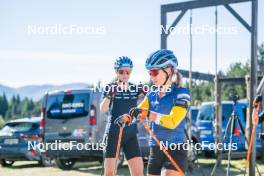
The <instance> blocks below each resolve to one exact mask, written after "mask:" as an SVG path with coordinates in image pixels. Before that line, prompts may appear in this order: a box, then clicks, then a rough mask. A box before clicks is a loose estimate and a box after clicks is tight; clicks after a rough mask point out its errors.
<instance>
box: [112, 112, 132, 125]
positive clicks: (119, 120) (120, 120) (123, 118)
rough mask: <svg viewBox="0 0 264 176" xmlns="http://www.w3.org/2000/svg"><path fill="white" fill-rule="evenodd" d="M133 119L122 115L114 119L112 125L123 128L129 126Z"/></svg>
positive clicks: (127, 115)
mask: <svg viewBox="0 0 264 176" xmlns="http://www.w3.org/2000/svg"><path fill="white" fill-rule="evenodd" d="M132 120H133V118H132V117H131V116H130V115H129V114H124V115H121V116H119V117H118V118H117V119H115V121H114V124H116V125H118V126H119V127H121V128H123V127H125V126H129V125H130V124H131V123H132Z"/></svg>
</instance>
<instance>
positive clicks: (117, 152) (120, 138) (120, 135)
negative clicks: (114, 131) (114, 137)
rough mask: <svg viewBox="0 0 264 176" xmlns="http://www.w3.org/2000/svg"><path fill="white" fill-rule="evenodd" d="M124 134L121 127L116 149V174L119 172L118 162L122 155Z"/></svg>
mask: <svg viewBox="0 0 264 176" xmlns="http://www.w3.org/2000/svg"><path fill="white" fill-rule="evenodd" d="M122 134H123V128H122V127H120V131H119V135H118V141H117V148H116V156H115V159H116V170H115V173H116V172H117V161H118V158H119V153H120V147H121V140H122Z"/></svg>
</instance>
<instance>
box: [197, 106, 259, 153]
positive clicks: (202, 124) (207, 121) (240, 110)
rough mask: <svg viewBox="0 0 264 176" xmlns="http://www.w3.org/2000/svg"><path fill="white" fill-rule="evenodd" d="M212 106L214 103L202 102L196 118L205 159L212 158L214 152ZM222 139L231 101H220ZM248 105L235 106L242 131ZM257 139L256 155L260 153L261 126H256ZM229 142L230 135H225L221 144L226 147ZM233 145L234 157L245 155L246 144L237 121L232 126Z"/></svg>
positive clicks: (231, 107)
mask: <svg viewBox="0 0 264 176" xmlns="http://www.w3.org/2000/svg"><path fill="white" fill-rule="evenodd" d="M214 104H215V102H204V103H202V105H201V107H200V109H199V112H198V116H197V121H196V125H197V127H198V128H199V130H200V139H201V144H202V148H203V149H204V151H203V152H204V153H205V156H206V157H212V156H213V155H214V150H211V149H212V148H211V147H210V146H212V145H211V144H212V143H214V142H215V137H214V134H215V133H214V129H215V128H214V124H213V123H214V119H215V116H214V114H215V110H214ZM221 106H222V139H223V137H224V134H225V131H226V127H227V124H228V121H229V118H230V116H231V114H232V112H233V106H234V103H233V101H222V104H221ZM247 106H248V103H247V102H246V101H238V102H237V104H236V105H235V107H234V108H235V111H236V113H237V115H238V118H239V120H240V122H241V125H242V127H243V130H245V127H246V111H247ZM256 132H257V135H256V136H257V138H256V148H257V154H258V155H259V154H260V151H261V137H260V135H258V134H260V133H261V125H258V126H257V131H256ZM229 141H230V133H227V137H226V140H225V141H223V144H225V146H228V144H229ZM233 143H234V144H235V145H236V146H233V147H234V150H233V151H232V153H233V155H234V156H237V157H244V156H245V154H246V145H245V144H246V143H245V138H244V135H243V133H242V129H240V127H239V124H238V121H237V122H236V123H235V126H234V135H233ZM227 150H228V147H224V153H226V152H227Z"/></svg>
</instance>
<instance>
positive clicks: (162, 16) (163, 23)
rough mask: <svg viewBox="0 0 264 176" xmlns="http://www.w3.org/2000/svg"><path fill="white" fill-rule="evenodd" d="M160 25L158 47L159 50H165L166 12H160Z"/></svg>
mask: <svg viewBox="0 0 264 176" xmlns="http://www.w3.org/2000/svg"><path fill="white" fill-rule="evenodd" d="M160 24H161V26H160V27H161V34H160V39H161V40H160V41H161V43H160V47H161V49H166V48H167V35H166V33H165V32H166V31H164V30H166V29H167V14H166V12H162V11H161V12H160Z"/></svg>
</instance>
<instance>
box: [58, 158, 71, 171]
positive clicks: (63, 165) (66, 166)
mask: <svg viewBox="0 0 264 176" xmlns="http://www.w3.org/2000/svg"><path fill="white" fill-rule="evenodd" d="M55 162H56V164H57V166H58V167H59V168H60V169H62V170H70V169H71V168H72V167H73V165H74V164H75V162H76V161H74V160H72V159H61V158H56V160H55Z"/></svg>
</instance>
